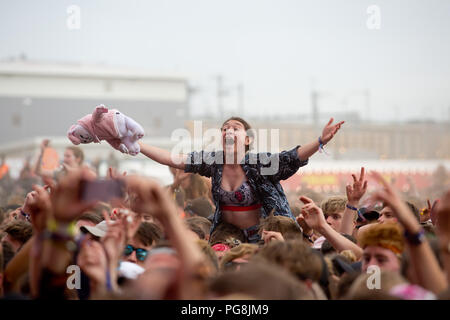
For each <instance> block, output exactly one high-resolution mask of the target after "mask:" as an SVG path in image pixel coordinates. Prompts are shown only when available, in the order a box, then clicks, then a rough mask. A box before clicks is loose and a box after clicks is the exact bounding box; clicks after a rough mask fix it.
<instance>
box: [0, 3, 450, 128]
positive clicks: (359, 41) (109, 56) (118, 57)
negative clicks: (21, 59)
mask: <svg viewBox="0 0 450 320" xmlns="http://www.w3.org/2000/svg"><path fill="white" fill-rule="evenodd" d="M71 4H75V5H78V6H79V7H80V8H81V29H80V30H76V31H70V30H68V28H67V27H66V20H67V17H68V14H67V12H66V9H67V7H68V6H69V5H71ZM372 4H375V5H378V6H379V8H380V10H381V29H380V30H369V29H368V28H367V27H366V21H367V19H368V14H367V13H366V10H367V7H368V6H369V5H372ZM0 43H1V45H0V58H2V59H3V58H7V57H10V56H13V55H18V54H20V53H25V54H26V55H27V57H28V58H30V59H33V60H46V61H62V62H65V61H68V62H84V63H106V64H111V65H120V66H131V67H137V68H143V69H147V70H149V71H155V72H157V73H169V74H173V73H175V74H181V75H183V76H185V77H187V78H188V79H189V80H190V81H192V83H193V84H195V85H199V86H201V87H202V88H203V93H201V94H199V95H197V96H196V97H195V99H194V100H193V104H194V106H195V107H196V110H197V111H195V113H194V115H195V114H199V113H203V112H204V111H205V110H206V109H207V108H210V109H211V107H215V105H216V104H215V97H214V94H215V92H214V90H215V83H214V80H213V77H214V75H216V74H218V73H221V74H223V75H224V78H225V84H226V85H230V86H231V85H233V86H234V85H236V84H237V83H239V82H242V83H244V86H245V106H246V109H247V110H248V113H249V114H251V115H261V114H267V115H274V114H276V113H280V114H287V113H290V114H293V113H295V112H298V113H299V114H304V113H308V112H309V111H310V97H309V95H310V88H311V79H312V78H314V83H315V87H316V88H317V89H319V90H322V91H324V92H327V94H328V95H327V96H325V97H324V98H323V99H321V100H320V106H321V109H322V110H323V111H327V112H332V111H336V110H344V109H346V110H360V111H364V100H363V98H362V96H361V95H360V94H359V92H360V91H361V90H363V89H365V88H368V89H370V92H371V97H372V99H371V116H372V118H373V119H378V120H392V119H400V120H407V119H410V118H417V117H421V116H422V117H427V118H432V119H436V120H440V119H448V117H449V116H450V115H449V114H450V1H447V0H430V1H425V0H414V1H413V0H404V1H399V0H385V1H365V0H354V1H347V0H345V1H344V0H340V1H336V0H315V1H300V0H291V1H287V0H277V1H275V0H272V1H266V0H220V1H218V0H164V1H163V0H157V1H156V0H152V1H130V0H127V1H125V0H124V1H112V0H103V1H98V0H95V1H94V0H85V1H82V0H71V1H65V0H40V1H24V0H14V1H7V0H0ZM345 100H346V101H347V103H345V102H344V101H345ZM235 101H236V97H235V95H232V96H230V98H228V99H227V100H226V107H227V108H228V109H233V108H235V106H236V102H235ZM345 106H346V107H345Z"/></svg>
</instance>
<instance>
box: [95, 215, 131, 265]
mask: <svg viewBox="0 0 450 320" xmlns="http://www.w3.org/2000/svg"><path fill="white" fill-rule="evenodd" d="M103 216H104V218H105V221H106V224H107V226H108V229H107V231H106V234H105V236H104V237H102V239H101V243H102V245H103V247H104V249H105V253H106V257H107V260H108V262H109V264H110V265H117V263H118V262H119V260H120V257H121V256H122V253H123V249H124V248H125V242H126V231H125V227H124V224H123V219H117V220H111V219H110V218H109V216H108V213H107V212H106V211H104V212H103Z"/></svg>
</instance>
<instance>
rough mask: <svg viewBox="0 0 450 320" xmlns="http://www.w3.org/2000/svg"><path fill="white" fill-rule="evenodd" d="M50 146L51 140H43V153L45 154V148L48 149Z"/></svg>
mask: <svg viewBox="0 0 450 320" xmlns="http://www.w3.org/2000/svg"><path fill="white" fill-rule="evenodd" d="M49 144H50V140H49V139H44V140H42V142H41V152H44V150H45V148H47V147H48V145H49Z"/></svg>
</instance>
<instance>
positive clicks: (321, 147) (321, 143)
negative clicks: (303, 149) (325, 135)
mask: <svg viewBox="0 0 450 320" xmlns="http://www.w3.org/2000/svg"><path fill="white" fill-rule="evenodd" d="M318 140H319V152H320V153H322V152H323V153H325V154H326V155H328V153H327V152H326V151H325V149H324V148H323V146H324V145H325V144H324V143H323V141H322V137H320V136H319V139H318Z"/></svg>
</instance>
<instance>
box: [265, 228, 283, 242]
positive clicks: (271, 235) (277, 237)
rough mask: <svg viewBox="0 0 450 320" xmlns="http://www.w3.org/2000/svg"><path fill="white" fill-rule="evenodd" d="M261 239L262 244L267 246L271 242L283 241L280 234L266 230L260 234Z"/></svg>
mask: <svg viewBox="0 0 450 320" xmlns="http://www.w3.org/2000/svg"><path fill="white" fill-rule="evenodd" d="M262 239H263V240H264V244H268V243H269V242H270V241H272V240H278V241H284V238H283V235H282V234H281V233H280V232H276V231H266V230H263V232H262Z"/></svg>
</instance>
